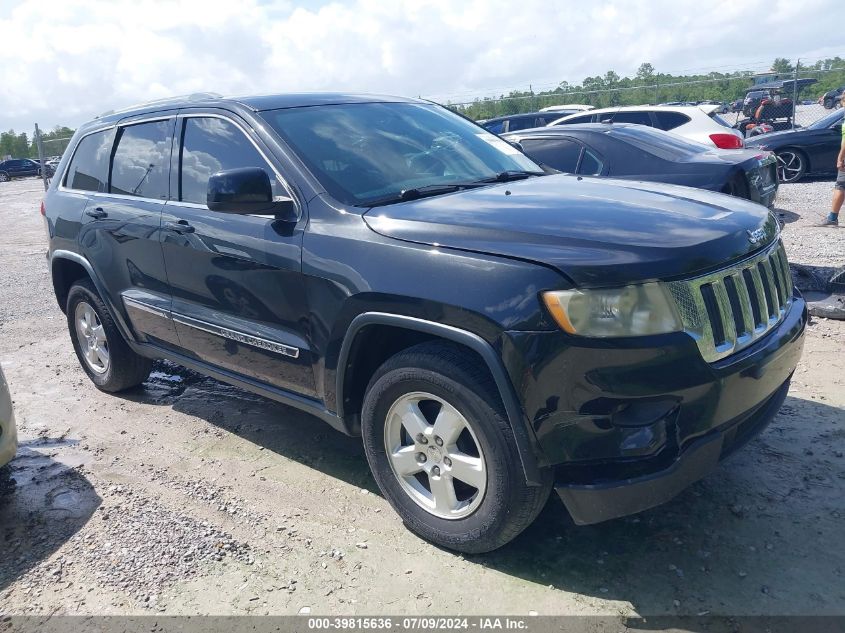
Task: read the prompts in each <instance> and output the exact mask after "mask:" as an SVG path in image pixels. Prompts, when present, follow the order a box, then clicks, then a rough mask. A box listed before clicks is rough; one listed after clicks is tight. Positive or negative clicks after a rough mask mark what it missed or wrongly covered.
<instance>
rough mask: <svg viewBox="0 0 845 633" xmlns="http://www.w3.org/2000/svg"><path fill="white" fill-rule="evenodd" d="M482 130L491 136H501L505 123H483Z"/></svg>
mask: <svg viewBox="0 0 845 633" xmlns="http://www.w3.org/2000/svg"><path fill="white" fill-rule="evenodd" d="M484 129H485V130H488V131H490V132H493V134H501V133H502V132H503V131H504V129H505V122H504V121H494V122H493V123H485V124H484Z"/></svg>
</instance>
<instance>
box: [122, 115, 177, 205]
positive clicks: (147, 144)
mask: <svg viewBox="0 0 845 633" xmlns="http://www.w3.org/2000/svg"><path fill="white" fill-rule="evenodd" d="M173 121H174V120H173V119H165V120H163V121H150V122H148V123H136V124H134V125H127V126H126V127H123V128H120V131H119V132H118V136H119V138H118V139H117V149H116V150H115V153H114V161H113V162H112V168H111V193H117V194H121V195H124V196H138V197H140V198H152V199H155V200H166V199H167V197H168V195H169V191H170V150H171V147H172V145H173V125H174V122H173Z"/></svg>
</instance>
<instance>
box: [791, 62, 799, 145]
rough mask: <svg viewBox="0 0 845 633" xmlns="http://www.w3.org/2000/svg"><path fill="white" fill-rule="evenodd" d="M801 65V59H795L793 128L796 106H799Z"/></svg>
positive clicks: (793, 127)
mask: <svg viewBox="0 0 845 633" xmlns="http://www.w3.org/2000/svg"><path fill="white" fill-rule="evenodd" d="M800 65H801V60H800V59H798V60H796V61H795V74H794V75H793V77H792V81H793V84H792V129H793V130H794V129H795V108H797V107H798V67H799V66H800Z"/></svg>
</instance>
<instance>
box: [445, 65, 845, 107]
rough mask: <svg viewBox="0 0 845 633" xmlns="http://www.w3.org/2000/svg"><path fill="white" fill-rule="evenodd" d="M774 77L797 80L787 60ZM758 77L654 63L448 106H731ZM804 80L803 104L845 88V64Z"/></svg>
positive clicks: (813, 68)
mask: <svg viewBox="0 0 845 633" xmlns="http://www.w3.org/2000/svg"><path fill="white" fill-rule="evenodd" d="M771 70H772V72H775V73H777V74H778V75H779V77H780V78H781V79H784V78H792V77H793V76H794V75H795V73H796V68H795V64H793V63H792V62H791V61H790V60H788V59H785V58H783V57H778V58H777V59H775V60H774V63H773V64H772V68H771ZM754 74H755V73H754V72H753V71H750V70H739V71H734V72H729V73H719V72H710V73H705V74H698V75H672V74H669V73H661V72H658V71H657V70H656V69H655V68H654V66H653V65H652V64H650V63H643V64H640V67H639V69H638V70H637V73H636V75H634V76H633V77H620V76H619V75H618V74H617V73H616V72H615V71H613V70H608V71H607V72H606V73H605V74H604V75H596V76H595V77H586V78H585V79H584V80H583V81H582V82H581V83H580V84H570V83H569V82H566V81H562V82H560V84H559V85H558V86H557V87H556V88H554V89H553V90H547V91H542V92H534V91H532V90H528V91H518V90H514V91H512V92H510V93H508V94H506V95H504V94H503V95H501V96H499V97H496V98H493V97H491V98H480V99H475V100H474V101H473V102H472V103H455V104H451V103H447V104H446V105H448V106H449V107H451V108H453V109H454V110H457V111H459V112H460V113H461V114H464V115H466V116H468V117H469V118H471V119H490V118H493V117H497V116H505V115H509V114H519V113H521V112H536V111H537V110H539V109H540V108H544V107H546V106H552V105H561V104H565V103H583V104H586V105H592V106H595V107H596V108H606V107H612V106H624V105H641V104H655V103H664V102H667V101H705V100H714V101H723V102H728V103H729V102H731V101H734V100H736V99H739V98H741V97H743V96H744V95H745V92H746V90H747V89H748V88H750V87H751V85H752V77H753V76H754ZM797 75H798V77H799V78H805V77H806V78H813V79H816V80H817V83H815V84H812V85H811V86H809V87H808V88H805V89H804V91H803V92H802V93H801V95H799V99H813V100H816V99H818V98H819V97H820V96H821V95H823V94H824V93H825V92H827V91H828V90H832V89H833V88H837V87H839V86H842V85H845V60H844V59H842V58H840V57H832V58H829V59H825V60H820V61H817V62H815V63H814V64H812V65H807V64H803V63H800V64H799V66H798V68H797Z"/></svg>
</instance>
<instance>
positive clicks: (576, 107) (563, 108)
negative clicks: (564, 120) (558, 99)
mask: <svg viewBox="0 0 845 633" xmlns="http://www.w3.org/2000/svg"><path fill="white" fill-rule="evenodd" d="M595 108H596V106H591V105H584V104H582V103H565V104H563V105H553V106H546V107H545V108H540V112H566V113H569V112H584V111H586V110H595Z"/></svg>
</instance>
